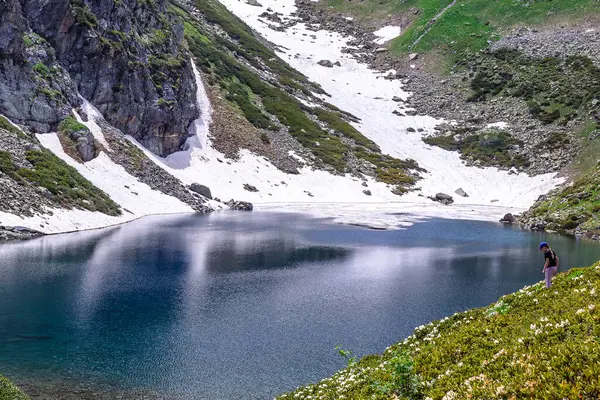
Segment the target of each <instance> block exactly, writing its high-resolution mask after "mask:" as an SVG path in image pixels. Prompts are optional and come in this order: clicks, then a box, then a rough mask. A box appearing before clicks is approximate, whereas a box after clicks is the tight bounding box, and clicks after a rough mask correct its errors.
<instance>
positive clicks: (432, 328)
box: [280, 263, 600, 400]
mask: <svg viewBox="0 0 600 400" xmlns="http://www.w3.org/2000/svg"><path fill="white" fill-rule="evenodd" d="M540 276H541V274H540ZM599 294H600V263H598V264H596V265H595V266H594V267H591V268H580V269H573V270H570V271H568V272H566V273H561V274H559V275H558V276H557V277H556V278H555V280H554V285H553V286H552V288H551V289H550V290H546V289H545V288H544V287H543V285H542V284H541V283H538V284H535V285H532V286H527V287H525V288H523V289H521V290H520V291H518V292H516V293H514V294H510V295H506V296H503V297H502V298H501V299H499V300H498V302H497V303H495V304H492V305H490V306H488V307H484V308H479V309H473V310H469V311H466V312H462V313H457V314H454V315H453V316H451V317H448V318H444V319H443V320H440V321H435V322H432V323H430V324H429V325H426V326H421V327H418V328H416V329H415V331H414V333H413V334H412V335H411V336H409V337H408V338H407V339H405V340H404V341H402V342H400V343H397V344H395V345H393V346H391V347H389V348H388V349H387V350H386V351H385V352H384V353H383V354H382V355H371V356H367V357H364V358H363V359H361V360H360V361H359V362H357V363H355V364H352V363H351V364H350V365H349V366H348V368H346V369H343V370H341V371H339V372H338V373H336V374H335V375H334V376H333V377H331V378H328V379H325V380H323V381H321V382H319V383H316V384H314V385H309V386H306V387H302V388H299V389H298V390H297V391H295V392H292V393H288V394H285V395H283V396H281V397H280V399H282V400H283V399H344V398H345V399H389V398H410V399H427V398H429V399H434V400H439V399H442V398H444V396H446V397H445V398H446V399H451V398H453V399H468V398H473V399H492V398H502V399H523V398H539V399H563V398H568V399H576V398H577V399H598V398H600V345H599V344H600V343H599V341H600V309H598V307H599V306H600V305H599V304H598V301H599V299H598V295H599ZM452 393H454V395H452ZM394 395H396V396H398V397H394Z"/></svg>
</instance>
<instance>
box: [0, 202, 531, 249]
mask: <svg viewBox="0 0 600 400" xmlns="http://www.w3.org/2000/svg"><path fill="white" fill-rule="evenodd" d="M254 207H255V209H254V211H252V212H258V213H261V212H275V213H298V214H304V215H306V216H308V217H310V218H314V219H330V220H331V221H332V223H335V224H340V225H346V226H356V227H361V228H365V229H370V230H398V229H406V228H408V227H410V226H412V225H413V224H415V223H417V222H422V221H424V220H428V219H431V218H441V219H451V220H465V221H482V222H498V221H499V220H500V218H502V216H503V215H504V214H506V213H516V212H523V211H524V209H522V208H518V207H504V206H493V205H490V206H486V205H481V204H455V205H449V206H446V205H440V204H438V203H433V202H432V203H416V202H401V201H399V202H371V203H367V202H361V203H349V202H327V203H317V202H290V203H280V202H272V203H255V204H254ZM229 211H236V210H230V209H215V210H213V211H211V212H210V213H193V212H189V213H186V212H166V213H151V214H146V215H140V216H136V217H135V218H132V219H130V220H126V221H120V222H115V223H110V224H107V225H102V226H95V227H86V228H81V229H69V230H64V231H55V232H47V233H45V232H40V231H36V230H35V229H33V228H29V227H26V226H5V231H10V232H15V231H21V232H23V233H24V235H22V236H20V237H19V236H18V233H16V237H13V238H6V239H4V240H0V244H2V243H11V242H19V241H25V240H32V239H37V238H41V237H46V236H56V235H62V234H71V233H78V232H87V231H95V230H100V229H106V228H114V227H117V226H121V225H125V224H128V223H130V222H134V221H138V220H140V219H143V218H146V217H159V216H171V215H181V216H185V215H189V216H192V215H208V214H212V213H214V212H229ZM492 215H493V216H492ZM3 231H4V230H2V229H0V234H1V233H2V232H3ZM28 233H30V234H29V235H28Z"/></svg>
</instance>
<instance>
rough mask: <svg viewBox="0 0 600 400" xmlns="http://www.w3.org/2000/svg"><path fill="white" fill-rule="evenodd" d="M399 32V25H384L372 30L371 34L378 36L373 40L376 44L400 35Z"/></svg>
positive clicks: (400, 30) (400, 31)
mask: <svg viewBox="0 0 600 400" xmlns="http://www.w3.org/2000/svg"><path fill="white" fill-rule="evenodd" d="M400 33H402V29H401V28H400V27H399V26H384V27H383V28H381V29H379V30H376V31H375V32H373V34H374V35H375V36H377V37H378V39H376V40H374V42H375V43H377V44H385V43H387V42H389V41H390V40H392V39H394V38H397V37H398V36H400Z"/></svg>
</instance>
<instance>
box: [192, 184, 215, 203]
mask: <svg viewBox="0 0 600 400" xmlns="http://www.w3.org/2000/svg"><path fill="white" fill-rule="evenodd" d="M190 190H191V191H192V192H195V193H198V194H199V195H202V196H204V197H206V198H207V199H210V200H212V198H213V197H212V193H211V192H210V189H209V188H208V186H204V185H200V184H199V183H192V184H191V185H190Z"/></svg>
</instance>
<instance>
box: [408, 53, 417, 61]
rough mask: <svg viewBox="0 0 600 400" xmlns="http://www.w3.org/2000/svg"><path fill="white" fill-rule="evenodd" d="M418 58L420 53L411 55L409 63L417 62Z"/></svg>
mask: <svg viewBox="0 0 600 400" xmlns="http://www.w3.org/2000/svg"><path fill="white" fill-rule="evenodd" d="M417 58H419V54H418V53H410V54H409V55H408V60H409V61H414V60H416V59H417Z"/></svg>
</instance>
